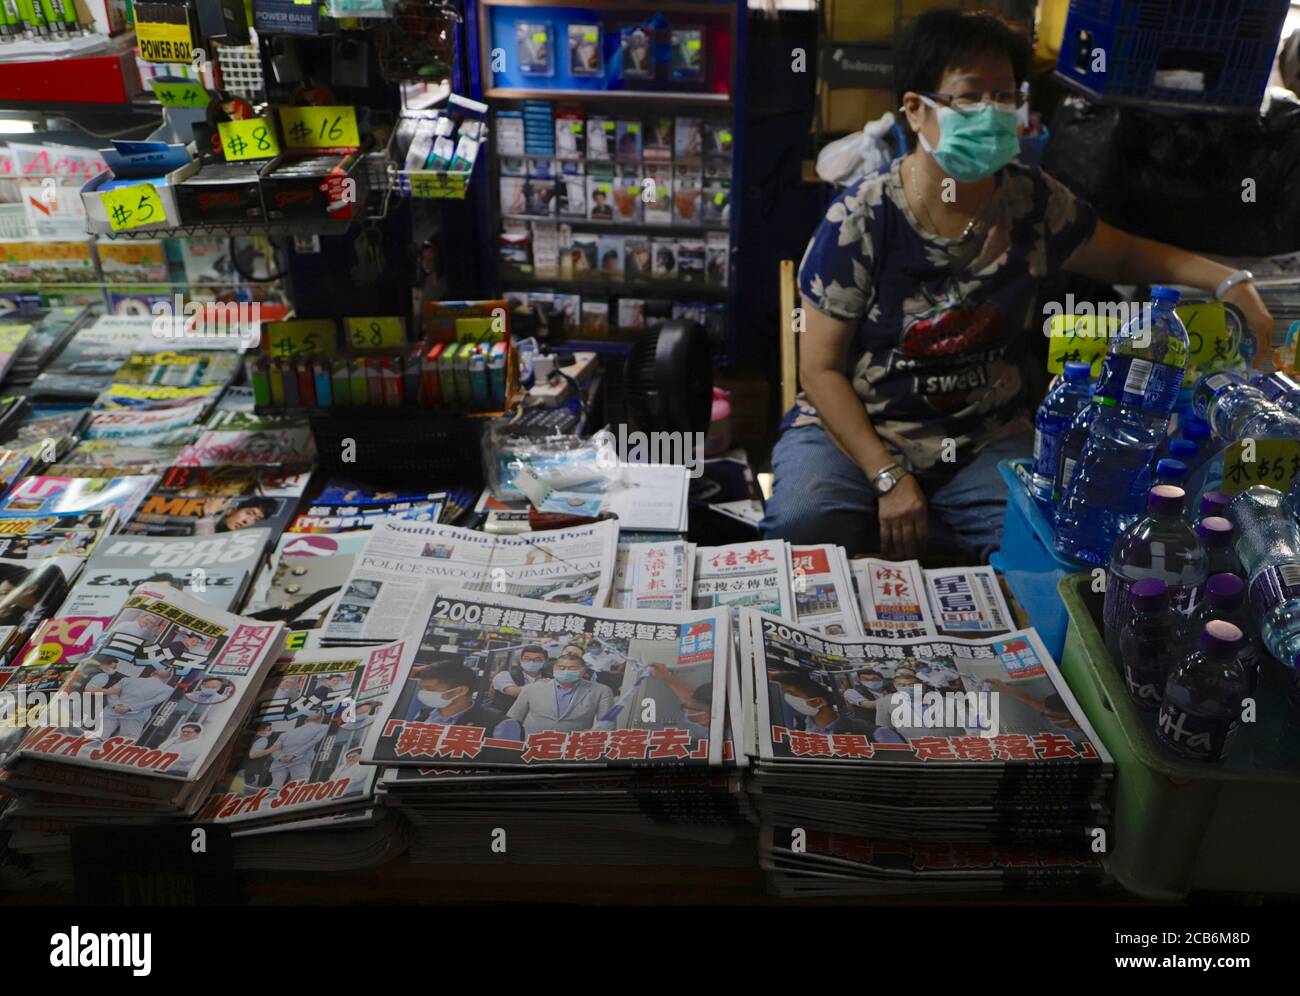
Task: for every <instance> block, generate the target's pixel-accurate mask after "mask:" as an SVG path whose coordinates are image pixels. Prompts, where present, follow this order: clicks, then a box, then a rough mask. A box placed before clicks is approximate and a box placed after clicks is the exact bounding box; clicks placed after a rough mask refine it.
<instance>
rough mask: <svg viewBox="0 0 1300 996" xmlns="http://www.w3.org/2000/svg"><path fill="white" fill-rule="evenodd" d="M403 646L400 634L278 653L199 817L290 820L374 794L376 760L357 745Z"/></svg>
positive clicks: (219, 820)
mask: <svg viewBox="0 0 1300 996" xmlns="http://www.w3.org/2000/svg"><path fill="white" fill-rule="evenodd" d="M405 651H406V645H405V644H404V643H402V642H401V641H398V642H395V643H386V644H384V645H383V646H380V647H365V648H361V649H357V650H347V651H341V650H316V651H301V652H299V653H296V654H292V655H287V656H285V657H282V658H281V659H280V660H279V661H277V662H276V663H275V665H274V666H273V667H272V668H271V672H270V674H269V675H268V676H267V679H266V682H265V684H264V685H263V686H262V690H261V692H260V693H259V694H258V696H257V704H256V705H255V706H254V707H253V711H252V714H251V715H250V717H249V719H248V722H247V723H246V725H245V727H244V729H243V731H242V732H241V733H240V735H239V737H238V739H237V741H236V744H235V752H234V755H233V758H232V762H231V766H230V769H229V773H228V775H225V776H223V777H222V778H221V779H220V780H219V781H218V782H217V786H216V788H215V789H214V791H213V794H212V795H211V796H210V797H209V798H208V800H207V802H206V803H204V805H203V808H202V809H200V810H199V812H198V814H197V815H196V817H195V819H197V820H199V821H205V820H211V821H213V822H215V823H247V822H249V821H252V820H259V819H260V820H267V819H270V818H272V817H274V818H276V819H294V818H298V817H301V816H302V815H304V814H309V813H316V812H318V811H319V810H322V809H330V808H334V809H337V808H339V807H341V806H359V805H366V804H368V803H371V802H372V801H373V795H374V785H375V776H376V775H377V773H378V769H377V768H376V767H374V765H369V764H362V763H361V752H362V745H363V743H364V742H365V740H366V738H367V736H369V735H370V733H371V731H372V728H373V725H374V720H375V712H376V710H377V709H378V707H379V705H380V704H381V703H382V702H383V700H384V698H385V696H386V695H387V694H388V692H389V691H390V689H392V687H393V685H394V684H395V683H396V681H397V676H398V673H399V670H400V667H401V664H402V656H403V654H404V653H405Z"/></svg>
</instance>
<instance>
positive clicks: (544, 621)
mask: <svg viewBox="0 0 1300 996" xmlns="http://www.w3.org/2000/svg"><path fill="white" fill-rule="evenodd" d="M418 612H419V617H420V618H423V619H425V620H426V622H425V623H424V626H423V631H422V632H421V633H420V634H419V636H418V639H419V641H420V644H419V648H418V650H416V652H415V653H414V655H413V658H412V660H411V661H410V663H409V665H408V666H407V667H406V668H405V669H404V674H403V676H402V678H401V680H399V682H398V684H397V685H396V687H395V688H394V690H393V691H392V693H390V695H389V696H388V699H387V701H386V703H385V705H384V709H383V712H382V715H381V717H380V719H379V732H378V734H377V735H376V737H375V738H373V739H372V740H371V741H370V742H369V743H368V745H367V753H366V755H365V759H366V760H367V761H369V762H372V763H378V764H385V765H410V766H417V767H435V766H436V767H454V766H462V765H478V766H487V767H541V768H546V767H557V768H563V767H580V766H650V767H657V766H666V765H668V766H671V765H675V766H685V767H704V766H708V765H718V764H720V763H721V762H722V754H723V751H722V732H723V715H724V710H725V707H726V697H727V687H726V686H727V666H728V655H729V653H730V651H731V629H730V618H729V616H728V615H727V613H726V612H723V611H721V610H713V611H703V612H701V611H693V612H649V611H646V612H629V611H626V610H615V609H592V608H586V607H582V606H551V605H546V604H544V603H540V602H536V601H528V600H524V599H518V598H510V597H508V596H501V595H491V594H478V593H475V592H471V591H447V592H443V593H441V594H437V593H434V592H432V591H430V593H429V596H428V597H426V598H425V599H423V600H422V602H421V606H420V608H419V609H418ZM408 638H410V639H415V638H417V637H415V636H408Z"/></svg>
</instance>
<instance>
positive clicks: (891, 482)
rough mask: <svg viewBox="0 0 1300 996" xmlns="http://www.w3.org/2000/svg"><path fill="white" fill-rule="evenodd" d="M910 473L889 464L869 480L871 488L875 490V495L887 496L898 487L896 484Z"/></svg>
mask: <svg viewBox="0 0 1300 996" xmlns="http://www.w3.org/2000/svg"><path fill="white" fill-rule="evenodd" d="M909 473H911V472H910V471H907V470H904V469H903V468H902V467H900V466H899V465H898V464H896V463H891V464H889V465H888V466H887V467H885V468H884V469H882V470H880V471H878V472H877V473H876V476H875V477H873V478H872V479H871V486H872V487H873V488H875V489H876V494H878V495H887V494H889V492H891V491H893V490H894V488H896V487H897V486H898V482H899V481H901V480H902V479H903V478H904V477H906V476H907V475H908V474H909Z"/></svg>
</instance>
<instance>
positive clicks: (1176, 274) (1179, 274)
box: [1064, 221, 1273, 368]
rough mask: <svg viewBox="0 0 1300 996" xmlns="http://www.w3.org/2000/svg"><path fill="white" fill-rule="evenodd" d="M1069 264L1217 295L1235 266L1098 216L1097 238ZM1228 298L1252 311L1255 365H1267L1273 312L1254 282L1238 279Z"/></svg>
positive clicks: (1107, 279) (1094, 273)
mask: <svg viewBox="0 0 1300 996" xmlns="http://www.w3.org/2000/svg"><path fill="white" fill-rule="evenodd" d="M1064 266H1065V269H1067V270H1070V271H1072V272H1074V273H1081V274H1083V275H1084V276H1085V277H1091V278H1092V279H1094V280H1099V281H1101V282H1102V283H1108V284H1159V283H1170V284H1183V285H1185V286H1187V287H1199V288H1200V289H1201V290H1204V291H1207V292H1208V293H1209V294H1211V295H1213V294H1214V292H1215V290H1216V289H1217V288H1218V286H1219V284H1220V283H1221V282H1222V281H1223V280H1224V278H1225V277H1227V276H1228V275H1229V274H1231V273H1233V272H1234V271H1233V269H1232V267H1229V266H1224V265H1223V264H1222V263H1216V262H1214V260H1212V259H1206V258H1205V257H1204V256H1198V255H1196V254H1195V253H1191V252H1187V251H1186V250H1183V249H1179V248H1177V247H1176V246H1171V245H1166V244H1165V243H1163V242H1155V241H1153V240H1152V239H1144V238H1141V237H1140V236H1137V235H1130V234H1129V233H1128V232H1122V231H1120V230H1119V229H1118V228H1115V227H1113V226H1111V225H1108V224H1106V223H1105V222H1104V221H1098V222H1097V229H1096V231H1095V232H1094V233H1093V236H1092V238H1090V239H1089V240H1088V241H1087V242H1085V243H1084V244H1083V245H1082V246H1080V247H1079V248H1078V249H1076V250H1075V251H1074V252H1073V253H1071V255H1070V256H1069V258H1067V259H1066V261H1065V264H1064ZM1223 299H1224V300H1225V301H1227V302H1229V303H1231V304H1233V305H1236V306H1237V307H1238V308H1240V309H1241V311H1242V313H1243V314H1244V315H1245V316H1246V324H1247V325H1248V326H1249V327H1250V331H1251V332H1252V333H1253V334H1254V336H1255V340H1256V342H1257V343H1258V344H1259V348H1258V349H1257V350H1256V351H1255V366H1257V367H1261V368H1262V367H1263V366H1265V364H1266V363H1267V360H1268V357H1269V356H1270V355H1271V354H1272V346H1273V316H1272V315H1270V314H1269V311H1268V308H1267V307H1265V305H1264V302H1263V300H1262V299H1261V298H1260V296H1259V292H1258V291H1257V290H1255V286H1254V285H1253V284H1251V283H1249V282H1245V283H1239V284H1234V285H1233V287H1232V288H1231V289H1229V291H1228V293H1227V294H1225V295H1224V298H1223Z"/></svg>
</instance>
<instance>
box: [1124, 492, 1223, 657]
mask: <svg viewBox="0 0 1300 996" xmlns="http://www.w3.org/2000/svg"><path fill="white" fill-rule="evenodd" d="M1186 500H1187V493H1186V492H1185V491H1183V489H1182V488H1176V487H1173V486H1171V485H1168V484H1159V485H1156V487H1154V488H1152V489H1151V493H1150V495H1148V497H1147V514H1146V516H1145V517H1144V518H1142V519H1139V520H1138V521H1137V522H1135V523H1133V525H1132V526H1130V527H1129V528H1128V529H1127V530H1125V532H1124V535H1123V536H1121V537H1120V538H1119V541H1118V542H1117V543H1116V544H1115V555H1114V557H1112V558H1111V562H1110V572H1109V573H1108V574H1107V576H1106V600H1105V602H1104V604H1103V606H1102V622H1103V624H1104V625H1105V630H1106V648H1107V649H1108V650H1109V651H1110V653H1111V656H1112V657H1113V658H1115V659H1116V660H1118V659H1119V632H1120V630H1121V629H1122V628H1123V626H1124V620H1125V619H1127V618H1128V612H1129V604H1128V603H1129V590H1130V589H1131V588H1132V587H1133V584H1134V582H1136V581H1141V580H1142V579H1143V578H1159V579H1160V580H1161V581H1163V582H1164V583H1165V584H1166V586H1167V587H1168V589H1169V603H1170V605H1171V606H1172V607H1173V611H1174V612H1177V613H1179V614H1181V615H1183V616H1186V615H1187V614H1188V613H1189V612H1190V611H1191V610H1192V609H1193V608H1194V607H1195V605H1196V600H1197V598H1198V597H1199V596H1200V590H1201V588H1202V587H1203V586H1204V584H1205V579H1206V576H1207V574H1206V569H1205V563H1206V558H1205V548H1204V547H1203V546H1201V541H1200V539H1199V538H1198V537H1197V535H1196V532H1195V530H1193V529H1192V527H1191V526H1189V525H1188V524H1187V523H1186V522H1185V521H1183V506H1184V504H1185V502H1186Z"/></svg>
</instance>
